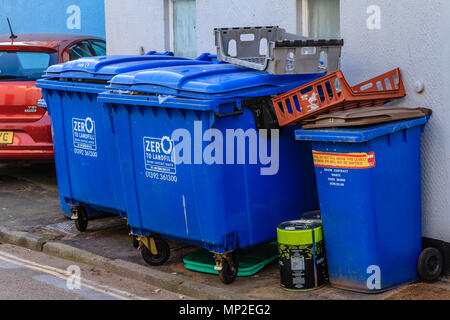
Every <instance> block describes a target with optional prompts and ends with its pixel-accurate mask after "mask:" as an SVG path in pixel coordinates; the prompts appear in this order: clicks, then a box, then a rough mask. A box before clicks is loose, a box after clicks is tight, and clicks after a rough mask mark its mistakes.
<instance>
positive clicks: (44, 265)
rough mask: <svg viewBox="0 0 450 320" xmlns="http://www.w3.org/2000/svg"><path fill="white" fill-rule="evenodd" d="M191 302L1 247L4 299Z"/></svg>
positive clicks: (129, 281)
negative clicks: (162, 300)
mask: <svg viewBox="0 0 450 320" xmlns="http://www.w3.org/2000/svg"><path fill="white" fill-rule="evenodd" d="M161 299H164V300H180V299H188V298H187V297H185V296H181V295H179V294H175V293H172V292H169V291H166V290H163V289H160V288H157V287H154V286H150V285H148V284H145V283H141V282H139V281H136V280H133V279H127V278H124V277H121V276H118V275H116V274H114V273H111V272H109V271H108V270H104V269H100V268H96V267H92V266H89V265H85V264H79V263H74V262H72V261H68V260H64V259H60V258H56V257H53V256H49V255H47V254H44V253H42V252H35V251H31V250H28V249H24V248H21V247H17V246H12V245H8V244H0V300H161Z"/></svg>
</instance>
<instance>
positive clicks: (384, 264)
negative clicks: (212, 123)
mask: <svg viewBox="0 0 450 320" xmlns="http://www.w3.org/2000/svg"><path fill="white" fill-rule="evenodd" d="M427 120H428V117H423V118H419V119H414V120H407V121H400V122H395V123H388V124H383V125H379V126H375V127H368V128H362V129H361V128H359V129H321V130H297V131H296V133H295V137H296V139H297V140H300V141H311V142H312V150H313V159H314V166H315V170H316V180H317V187H318V193H319V202H320V209H321V215H322V222H323V230H324V238H325V247H326V253H327V261H328V271H329V277H330V283H331V284H332V285H333V286H336V287H339V288H344V289H349V290H352V291H358V292H366V293H376V292H381V291H386V290H388V289H390V288H393V287H396V286H399V285H401V284H406V283H410V282H414V281H415V280H417V278H418V276H417V262H418V258H419V255H420V252H421V248H422V245H421V239H422V233H421V165H420V141H421V134H422V132H423V129H424V126H425V124H426V123H427Z"/></svg>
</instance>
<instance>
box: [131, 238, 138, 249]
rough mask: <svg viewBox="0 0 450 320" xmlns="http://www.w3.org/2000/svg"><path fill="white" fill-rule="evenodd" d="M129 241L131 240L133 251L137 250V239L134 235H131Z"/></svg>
mask: <svg viewBox="0 0 450 320" xmlns="http://www.w3.org/2000/svg"><path fill="white" fill-rule="evenodd" d="M131 239H132V240H131V241H132V243H133V247H134V248H135V249H137V248H139V241H138V239H137V237H136V236H135V235H131Z"/></svg>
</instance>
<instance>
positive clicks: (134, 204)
mask: <svg viewBox="0 0 450 320" xmlns="http://www.w3.org/2000/svg"><path fill="white" fill-rule="evenodd" d="M320 76H321V75H317V74H315V75H283V76H276V75H270V74H268V73H264V72H259V71H255V70H251V69H247V68H242V67H237V66H232V65H229V64H224V63H218V62H217V61H215V59H214V58H213V57H211V56H210V55H208V54H204V55H202V56H201V57H200V58H199V59H197V60H189V59H183V58H177V57H171V56H161V55H155V54H153V55H149V56H139V57H114V56H111V57H94V58H84V59H80V60H76V61H73V62H70V63H66V64H62V65H57V66H53V67H50V68H49V69H48V70H47V73H46V75H45V78H44V79H42V80H40V81H38V86H39V87H40V88H42V89H43V96H44V99H45V100H46V103H47V105H48V109H49V111H50V114H51V117H52V126H53V131H54V144H55V161H56V169H57V179H58V188H59V190H60V193H61V194H62V197H63V198H64V199H65V201H66V202H67V203H68V204H70V205H71V206H72V208H74V218H75V219H76V221H78V224H79V225H80V224H81V227H84V229H85V227H86V224H82V223H80V221H81V220H82V219H81V218H83V216H84V215H85V216H86V219H87V217H88V216H89V210H102V211H106V212H110V213H115V214H118V215H121V216H123V217H126V218H127V219H128V224H129V227H130V232H131V233H132V234H133V235H135V236H137V237H138V240H139V243H140V246H141V250H142V252H143V257H144V259H146V261H147V262H148V263H150V264H153V265H158V264H161V263H163V262H164V261H166V260H167V258H168V253H166V251H168V247H167V244H166V243H165V242H164V241H162V239H174V240H178V241H183V242H186V243H191V244H195V245H198V246H201V247H204V248H206V249H208V250H210V251H213V252H215V253H217V255H218V257H219V260H218V261H219V262H218V266H217V267H218V268H219V269H220V268H222V269H223V270H225V271H224V272H223V273H224V278H225V280H224V279H222V280H224V282H226V281H228V280H227V279H229V278H230V277H231V278H232V277H233V272H234V271H235V270H236V268H235V267H234V266H235V265H236V262H235V261H234V259H235V255H233V254H230V252H233V251H234V250H236V249H239V248H246V247H250V246H253V245H256V244H259V243H262V242H266V241H270V240H273V239H275V238H276V226H277V225H278V224H279V223H280V222H283V221H286V220H292V219H296V218H298V217H299V216H300V215H301V213H302V212H303V211H311V210H314V209H317V208H318V199H317V191H316V187H315V179H314V169H313V162H312V156H311V144H310V143H309V142H305V143H298V142H296V141H295V140H294V139H293V136H294V128H286V129H283V130H281V131H280V132H279V134H278V132H276V133H272V134H271V132H270V130H266V131H265V132H263V133H260V131H258V130H257V129H260V128H266V127H267V128H270V127H271V126H272V125H273V120H274V119H275V115H274V114H271V113H270V112H268V111H267V110H268V109H267V108H265V101H266V100H264V97H270V96H271V95H275V94H279V93H282V92H286V91H289V90H291V89H293V88H295V87H298V86H300V85H302V84H305V83H307V82H310V81H312V80H314V79H316V78H317V77H320ZM267 119H269V121H268V120H267ZM267 124H268V125H267ZM266 125H267V126H266ZM230 132H232V133H233V134H234V135H233V134H230ZM228 134H230V135H231V137H227V135H228ZM229 143H231V147H230V145H229ZM239 143H241V144H239ZM242 143H243V144H242ZM81 222H82V221H81ZM81 229H83V228H81ZM163 253H164V255H163ZM227 272H228V273H227ZM227 277H228V278H227Z"/></svg>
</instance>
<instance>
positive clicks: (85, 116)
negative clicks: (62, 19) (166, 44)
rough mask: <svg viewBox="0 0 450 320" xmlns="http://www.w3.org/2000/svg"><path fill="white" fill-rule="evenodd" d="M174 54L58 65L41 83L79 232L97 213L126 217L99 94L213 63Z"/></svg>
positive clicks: (62, 184) (63, 188)
mask: <svg viewBox="0 0 450 320" xmlns="http://www.w3.org/2000/svg"><path fill="white" fill-rule="evenodd" d="M212 60H214V59H213V58H212V56H208V54H204V55H202V56H201V57H199V58H198V59H196V60H190V59H185V58H180V57H174V56H172V54H171V53H164V54H160V53H155V52H150V53H149V54H147V55H142V56H107V57H89V58H82V59H78V60H74V61H70V62H67V63H64V64H58V65H54V66H51V67H49V68H48V70H47V72H46V74H45V75H44V79H41V80H39V81H38V82H37V86H38V87H40V88H42V93H43V97H44V99H45V101H46V104H47V108H48V111H49V114H50V116H51V120H52V129H53V143H54V149H55V165H56V173H57V181H58V190H59V193H60V197H61V199H63V200H62V202H65V203H67V204H69V205H70V206H71V208H72V217H73V219H75V223H76V226H77V228H78V229H79V230H80V231H84V230H85V229H86V227H87V221H88V218H89V217H91V216H92V215H95V214H96V212H107V213H112V214H117V215H120V216H122V217H125V216H126V204H125V198H124V193H123V185H122V179H121V178H120V174H119V172H120V169H119V156H118V154H117V147H116V146H115V144H114V143H113V140H112V131H113V130H114V128H113V127H112V126H111V121H110V120H109V114H108V113H105V112H104V109H103V108H102V105H101V103H98V102H97V94H98V93H100V92H102V91H104V90H105V86H106V85H107V84H108V83H107V81H109V80H110V79H111V78H112V77H113V76H115V75H117V74H120V73H123V72H136V71H137V70H141V69H150V68H155V67H161V66H176V65H183V64H184V65H190V64H204V63H211V61H212Z"/></svg>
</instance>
